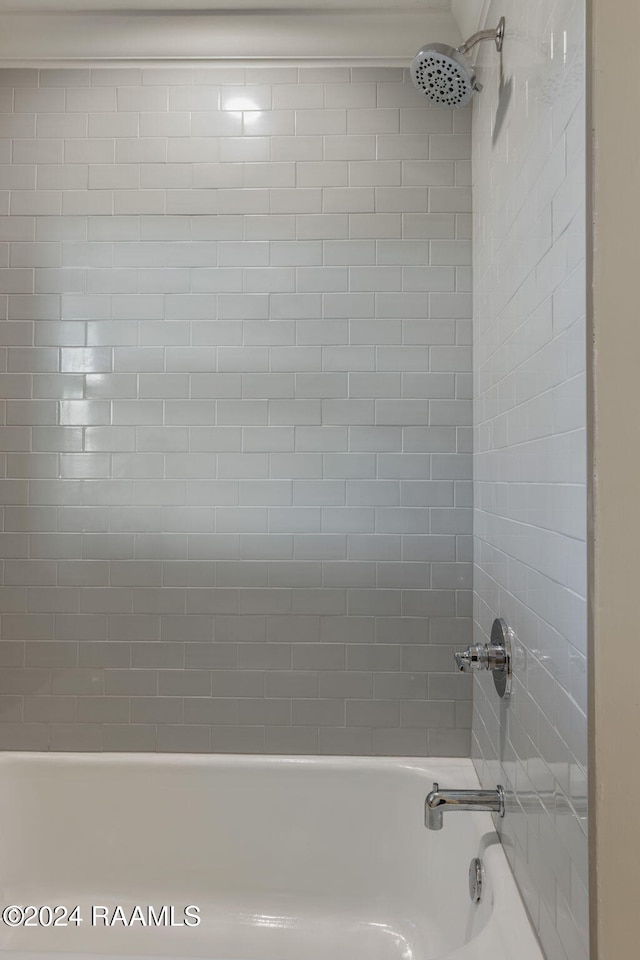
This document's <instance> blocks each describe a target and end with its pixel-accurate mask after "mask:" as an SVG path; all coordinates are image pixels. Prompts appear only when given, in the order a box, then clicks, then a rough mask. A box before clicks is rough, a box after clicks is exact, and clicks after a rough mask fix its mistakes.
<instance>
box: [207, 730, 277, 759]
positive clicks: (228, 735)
mask: <svg viewBox="0 0 640 960" xmlns="http://www.w3.org/2000/svg"><path fill="white" fill-rule="evenodd" d="M264 748H265V731H264V728H263V727H241V726H231V727H213V728H212V730H211V749H212V750H213V751H214V752H215V753H264Z"/></svg>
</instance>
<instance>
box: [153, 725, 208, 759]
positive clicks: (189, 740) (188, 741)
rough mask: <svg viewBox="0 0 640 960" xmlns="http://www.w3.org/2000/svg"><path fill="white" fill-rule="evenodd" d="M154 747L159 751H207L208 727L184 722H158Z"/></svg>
mask: <svg viewBox="0 0 640 960" xmlns="http://www.w3.org/2000/svg"><path fill="white" fill-rule="evenodd" d="M157 730H158V733H157V741H156V749H157V750H158V751H159V752H161V753H208V752H209V750H210V749H211V734H210V730H209V727H204V726H203V727H193V726H187V725H186V724H184V725H180V726H172V725H170V724H159V725H158V728H157Z"/></svg>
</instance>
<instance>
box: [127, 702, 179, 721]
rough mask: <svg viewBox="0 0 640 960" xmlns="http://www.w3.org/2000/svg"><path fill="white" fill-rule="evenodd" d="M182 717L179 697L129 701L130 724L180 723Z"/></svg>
mask: <svg viewBox="0 0 640 960" xmlns="http://www.w3.org/2000/svg"><path fill="white" fill-rule="evenodd" d="M183 715H184V710H183V701H182V698H181V697H162V696H159V697H133V698H132V700H131V723H146V724H153V723H168V724H171V723H182V721H183Z"/></svg>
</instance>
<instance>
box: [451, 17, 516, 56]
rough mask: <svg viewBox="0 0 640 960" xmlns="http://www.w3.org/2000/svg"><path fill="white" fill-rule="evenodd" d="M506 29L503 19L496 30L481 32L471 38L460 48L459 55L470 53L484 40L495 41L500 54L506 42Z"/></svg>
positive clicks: (502, 18)
mask: <svg viewBox="0 0 640 960" xmlns="http://www.w3.org/2000/svg"><path fill="white" fill-rule="evenodd" d="M504 28H505V19H504V17H501V18H500V23H499V24H498V26H497V27H496V29H495V30H479V31H478V33H474V35H473V36H472V37H469V39H468V40H465V42H464V43H463V44H462V45H461V46H459V47H458V53H468V52H469V50H471V48H472V47H475V45H476V44H477V43H481V42H482V41H483V40H493V41H494V43H495V45H496V50H497V51H498V53H500V51H501V50H502V44H503V42H504Z"/></svg>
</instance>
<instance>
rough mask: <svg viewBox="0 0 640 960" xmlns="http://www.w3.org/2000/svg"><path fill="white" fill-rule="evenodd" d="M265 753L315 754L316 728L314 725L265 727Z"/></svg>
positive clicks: (316, 747) (316, 751) (316, 749)
mask: <svg viewBox="0 0 640 960" xmlns="http://www.w3.org/2000/svg"><path fill="white" fill-rule="evenodd" d="M264 735H265V740H264V750H265V753H274V754H317V753H318V730H317V728H316V727H296V726H286V727H284V726H277V727H266V728H265V732H264Z"/></svg>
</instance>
